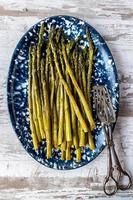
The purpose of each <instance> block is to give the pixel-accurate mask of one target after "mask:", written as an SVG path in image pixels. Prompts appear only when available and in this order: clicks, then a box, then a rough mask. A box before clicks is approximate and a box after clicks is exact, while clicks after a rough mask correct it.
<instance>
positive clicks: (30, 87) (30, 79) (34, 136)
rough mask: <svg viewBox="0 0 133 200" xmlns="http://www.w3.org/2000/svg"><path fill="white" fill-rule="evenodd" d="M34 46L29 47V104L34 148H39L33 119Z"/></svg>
mask: <svg viewBox="0 0 133 200" xmlns="http://www.w3.org/2000/svg"><path fill="white" fill-rule="evenodd" d="M31 51H32V48H31V47H30V49H29V65H28V66H29V74H28V80H29V84H28V104H29V117H30V130H31V135H32V141H33V146H34V149H35V150H37V149H38V139H37V134H36V129H35V124H34V121H33V103H32V101H33V100H32V55H31Z"/></svg>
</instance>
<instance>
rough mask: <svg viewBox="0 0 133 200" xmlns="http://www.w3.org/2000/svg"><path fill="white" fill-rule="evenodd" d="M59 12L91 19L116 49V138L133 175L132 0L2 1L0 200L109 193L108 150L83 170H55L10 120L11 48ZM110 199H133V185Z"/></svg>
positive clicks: (77, 197) (99, 196) (76, 198)
mask: <svg viewBox="0 0 133 200" xmlns="http://www.w3.org/2000/svg"><path fill="white" fill-rule="evenodd" d="M57 14H65V15H73V16H76V17H79V18H81V19H83V20H86V21H87V22H89V23H90V24H91V25H92V26H94V27H95V28H96V29H97V30H98V31H99V32H100V33H101V34H102V35H103V37H104V38H105V40H106V41H107V43H108V45H109V47H110V49H111V51H112V53H113V56H114V59H115V62H116V65H117V68H118V72H119V79H120V88H121V106H120V114H119V118H118V121H117V125H116V128H115V131H114V139H115V143H116V148H117V150H118V153H119V157H120V160H121V162H122V164H123V166H125V168H126V169H128V170H129V171H130V173H131V175H132V176H133V161H132V160H133V1H132V0H117V1H116V0H99V1H97V0H82V1H80V0H37V1H36V0H21V1H17V0H0V138H1V139H0V200H7V199H10V200H30V199H31V200H45V199H52V200H53V199H57V200H61V199H72V200H83V199H100V200H103V199H107V198H109V197H106V195H105V194H104V193H103V190H102V184H103V180H104V177H105V175H106V166H107V151H106V149H105V150H104V151H103V152H102V153H101V154H100V156H99V157H98V158H97V159H95V160H94V161H93V162H92V163H90V164H88V165H87V166H85V167H82V168H80V169H76V170H71V171H56V170H52V169H49V168H46V167H44V166H42V165H40V164H39V163H37V162H36V161H35V160H33V159H32V158H31V157H30V156H29V155H28V154H27V153H26V152H25V151H24V149H23V147H22V146H21V145H20V142H19V141H18V139H17V137H16V135H15V133H14V131H13V129H12V126H11V123H10V119H9V115H8V110H7V102H6V81H7V74H8V69H9V64H10V59H11V56H12V53H13V50H14V48H15V46H16V44H17V42H18V40H19V39H20V38H21V36H22V35H23V34H24V33H25V31H27V30H28V29H29V28H30V27H31V26H32V25H33V24H35V23H36V22H38V21H39V20H40V19H43V18H45V17H47V16H51V15H57ZM110 199H111V200H112V199H116V200H120V199H125V200H127V199H129V200H130V199H133V188H131V189H130V190H129V191H126V192H118V193H117V195H115V196H114V197H111V198H110Z"/></svg>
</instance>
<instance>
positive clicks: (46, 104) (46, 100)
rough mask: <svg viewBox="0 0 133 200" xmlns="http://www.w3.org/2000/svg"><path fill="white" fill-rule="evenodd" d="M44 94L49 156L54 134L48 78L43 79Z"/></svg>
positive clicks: (48, 155)
mask: <svg viewBox="0 0 133 200" xmlns="http://www.w3.org/2000/svg"><path fill="white" fill-rule="evenodd" d="M43 94H44V99H45V105H44V106H45V112H46V143H47V158H51V156H52V135H51V119H50V117H51V113H50V104H49V94H48V88H47V83H46V80H44V81H43Z"/></svg>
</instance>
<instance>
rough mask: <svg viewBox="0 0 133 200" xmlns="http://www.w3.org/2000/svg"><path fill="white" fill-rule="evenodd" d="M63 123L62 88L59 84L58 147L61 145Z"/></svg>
mask: <svg viewBox="0 0 133 200" xmlns="http://www.w3.org/2000/svg"><path fill="white" fill-rule="evenodd" d="M63 123H64V88H63V85H62V83H61V84H60V111H59V130H58V145H61V143H62V140H63Z"/></svg>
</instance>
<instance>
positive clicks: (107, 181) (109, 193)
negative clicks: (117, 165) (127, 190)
mask: <svg viewBox="0 0 133 200" xmlns="http://www.w3.org/2000/svg"><path fill="white" fill-rule="evenodd" d="M111 179H112V180H113V182H114V186H113V190H111V191H109V190H108V186H107V183H109V182H110V181H111ZM103 190H104V192H105V194H106V195H108V196H112V195H114V194H115V193H116V192H117V190H118V184H117V181H116V180H115V178H114V177H113V176H108V177H105V182H104V185H103Z"/></svg>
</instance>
